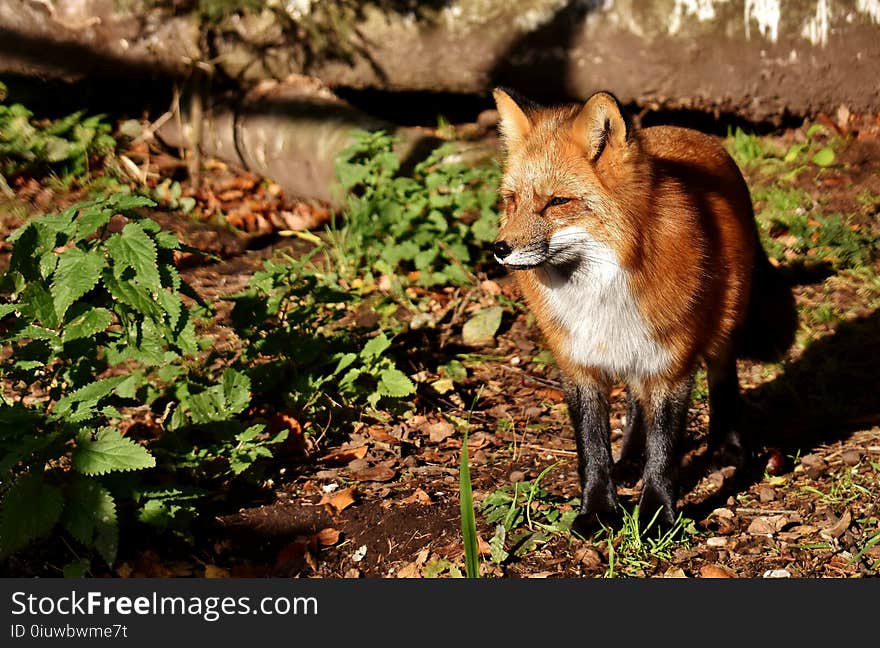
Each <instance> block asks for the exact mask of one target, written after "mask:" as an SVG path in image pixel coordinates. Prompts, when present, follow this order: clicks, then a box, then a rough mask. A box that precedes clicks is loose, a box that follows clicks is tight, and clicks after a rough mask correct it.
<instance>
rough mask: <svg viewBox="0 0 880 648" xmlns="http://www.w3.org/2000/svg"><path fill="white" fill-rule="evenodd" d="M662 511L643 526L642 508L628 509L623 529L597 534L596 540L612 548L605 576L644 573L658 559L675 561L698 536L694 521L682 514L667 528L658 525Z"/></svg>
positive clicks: (615, 576)
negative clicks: (674, 557) (675, 553)
mask: <svg viewBox="0 0 880 648" xmlns="http://www.w3.org/2000/svg"><path fill="white" fill-rule="evenodd" d="M658 514H659V510H658V512H657V514H655V515H654V517H653V518H652V519H651V520H650V521H649V522H648V523H647V524H646V525H645V526H644V528H642V521H641V520H639V507H638V506H636V507H635V508H634V509H633V511H632V512H629V511H626V510H625V509H624V511H623V525H622V526H621V528H620V530H618V531H615V530H614V529H611V528H608V527H604V528H603V529H602V530H601V531H599V532H598V533H597V534H596V535H595V536H594V538H593V540H594V542H604V543H605V544H606V545H607V547H608V567H607V568H606V569H605V573H604V574H603V576H604V577H605V578H619V577H626V576H644V575H645V573H646V572H647V571H648V570H649V569H651V568H652V567H654V566H656V564H657V563H658V562H660V561H663V562H671V561H672V559H673V554H674V552H675V550H676V549H687V548H689V547H690V546H691V545H692V543H693V539H694V536H696V535H697V529H696V525H695V524H694V521H693V520H691V519H689V518H686V517H683V516H682V515H681V514H680V513H679V515H678V518H676V520H675V524H673V525H672V527H670V528H669V529H667V530H665V531H663V530H661V529H660V528H659V527H658V526H657V524H656V522H657V515H658Z"/></svg>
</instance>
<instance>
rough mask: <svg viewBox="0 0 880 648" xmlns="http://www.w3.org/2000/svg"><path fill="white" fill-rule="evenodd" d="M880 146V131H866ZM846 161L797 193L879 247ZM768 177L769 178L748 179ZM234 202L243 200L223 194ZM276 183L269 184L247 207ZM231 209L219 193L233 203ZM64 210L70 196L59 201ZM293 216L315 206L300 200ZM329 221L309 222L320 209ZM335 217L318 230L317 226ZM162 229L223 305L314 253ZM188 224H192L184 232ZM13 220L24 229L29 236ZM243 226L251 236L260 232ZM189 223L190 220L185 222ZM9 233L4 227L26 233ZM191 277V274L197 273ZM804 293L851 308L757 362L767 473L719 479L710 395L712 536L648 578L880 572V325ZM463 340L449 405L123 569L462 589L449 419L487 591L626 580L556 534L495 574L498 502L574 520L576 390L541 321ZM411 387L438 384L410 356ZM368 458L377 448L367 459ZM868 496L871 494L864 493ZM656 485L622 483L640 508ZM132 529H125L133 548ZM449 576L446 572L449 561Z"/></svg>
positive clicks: (843, 296)
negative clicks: (450, 580) (803, 344)
mask: <svg viewBox="0 0 880 648" xmlns="http://www.w3.org/2000/svg"><path fill="white" fill-rule="evenodd" d="M862 132H863V133H868V132H869V131H868V130H867V129H865V130H864V131H862ZM802 136H803V128H799V129H792V130H788V131H784V132H781V133H779V134H778V135H777V137H778V138H779V141H780V142H781V143H786V142H790V141H794V140H795V139H797V138H798V137H802ZM839 156H840V159H839V162H840V165H838V166H836V167H835V168H834V169H832V170H829V171H828V172H827V173H823V174H822V175H821V177H820V178H819V181H818V182H816V178H815V177H814V176H810V177H807V175H803V176H801V177H800V178H798V180H797V182H798V183H800V186H802V188H804V189H806V190H807V191H809V192H811V193H813V194H815V195H816V196H817V198H821V199H822V201H823V204H826V205H833V206H834V207H835V209H839V210H840V211H846V212H853V211H856V210H859V209H861V210H862V211H863V214H864V219H865V223H866V226H868V227H872V228H873V229H874V231H875V232H877V234H878V236H880V231H878V224H877V220H878V219H877V209H878V205H877V204H873V206H870V205H869V206H864V205H861V204H860V203H858V204H857V202H856V199H855V197H856V195H857V194H859V193H860V192H864V191H869V192H871V193H872V194H873V195H874V196H878V195H880V140H878V139H876V134H874V135H871V136H867V135H866V136H863V137H862V136H856V135H852V136H851V137H850V138H849V139H848V140H847V144H846V146H845V147H844V148H843V149H842V150H841V151H840V152H839ZM243 175H246V174H242V173H241V172H240V171H238V170H235V169H230V168H228V167H225V165H222V164H219V163H218V164H216V165H215V166H214V167H213V171H210V172H209V173H207V175H206V177H205V178H204V179H203V183H204V186H206V187H207V189H206V188H204V186H203V188H202V190H201V191H209V192H210V191H211V190H212V188H217V187H218V186H220V185H223V183H229V182H230V178H240V177H242V176H243ZM748 179H749V180H754V181H758V179H757V178H748ZM223 186H225V185H223ZM259 187H265V183H263V184H260V183H254V184H253V185H251V187H250V188H248V189H245V190H243V192H244V198H241V197H237V198H236V200H244V201H247V199H248V196H251V195H253V192H254V191H258V190H259ZM215 193H220V192H219V191H218V192H215ZM56 198H58V200H60V201H62V202H63V201H64V200H65V199H66V198H67V197H63V196H62V197H56ZM274 208H278V209H282V208H283V209H284V210H287V211H288V212H295V211H296V209H297V208H298V209H300V210H301V211H302V212H303V213H305V212H309V210H310V209H313V208H314V206H308V205H305V206H299V207H297V203H296V201H289V204H287V205H286V206H283V207H278V206H277V205H275V207H272V206H270V208H269V209H268V210H267V211H271V209H274ZM309 213H311V212H309ZM319 216H320V214H319ZM157 218H158V220H160V222H162V223H163V224H164V225H165V226H167V227H171V228H173V229H175V231H177V232H178V233H179V234H180V235H181V236H182V237H183V238H184V239H185V240H186V242H187V243H189V244H190V245H193V246H195V247H199V248H201V249H206V250H209V251H211V252H212V254H215V255H217V257H218V260H217V261H214V262H210V263H202V264H198V263H196V262H195V261H194V260H190V263H192V264H193V265H192V266H191V267H185V268H184V270H183V274H184V277H185V279H186V280H187V281H188V282H190V284H191V285H192V286H193V287H194V288H195V289H196V290H197V291H198V292H199V293H200V294H201V295H202V296H203V297H204V298H205V299H206V300H208V301H211V302H213V303H215V304H218V305H220V304H222V302H221V301H220V300H221V298H222V297H224V296H226V295H230V294H232V293H234V292H236V291H238V290H240V289H241V288H243V287H244V285H245V284H246V283H247V280H248V278H249V276H250V275H251V274H252V273H253V272H254V271H255V270H256V269H257V268H258V267H259V266H260V264H261V263H262V261H263V260H265V259H266V258H268V257H269V256H271V255H272V254H273V253H274V252H275V251H277V250H278V249H279V248H282V247H284V248H287V249H288V250H289V251H291V252H292V253H294V254H295V253H297V252H298V251H301V250H302V249H305V247H307V246H305V247H304V244H303V242H302V241H300V240H299V239H297V238H285V237H279V236H277V235H276V234H274V231H275V230H273V229H272V228H271V227H269V228H266V231H261V230H260V228H259V227H258V226H255V227H254V228H253V229H252V230H251V231H250V232H248V231H246V228H244V227H242V228H239V229H236V230H230V229H229V228H227V227H223V226H219V225H212V224H211V223H210V222H208V221H201V222H199V221H193V220H188V221H179V219H181V218H182V217H181V216H180V215H177V214H174V215H171V214H162V215H159V216H158V217H157ZM175 219H177V220H178V222H174V221H175ZM14 220H15V219H14V218H12V219H11V221H14ZM242 222H244V221H242ZM184 223H185V224H184ZM14 224H15V223H14V222H10V219H6V222H5V226H6V228H7V229H8V228H10V227H11V226H12V225H14ZM183 265H184V266H185V265H186V260H184V261H183ZM486 272H488V273H489V274H488V275H486V274H482V275H480V279H481V280H482V283H481V286H480V287H479V288H475V289H474V290H475V291H476V293H475V294H474V295H473V296H474V297H475V299H476V300H477V301H478V302H479V303H482V304H490V303H495V301H496V297H497V295H498V294H501V295H504V296H507V297H510V298H513V299H516V298H517V295H516V291H515V288H514V286H513V284H512V283H511V281H510V278H509V277H507V276H504V275H503V273H501V272H499V271H498V270H497V269H494V268H490V269H487V270H486ZM802 274H803V276H802V277H800V281H801V285H798V286H797V287H796V288H795V290H796V297H797V300H798V304H799V305H800V306H801V307H806V306H808V305H809V304H811V303H815V302H816V301H823V302H826V303H830V304H834V305H836V306H837V307H839V308H840V310H841V312H845V313H847V317H846V318H845V319H844V320H843V321H842V322H840V323H835V324H832V325H829V326H828V327H827V329H825V330H822V329H821V328H820V329H817V330H816V331H814V332H813V333H814V335H815V337H816V338H817V339H816V340H815V341H814V342H813V343H812V344H811V345H809V346H807V348H806V350H805V351H803V350H795V351H793V352H792V353H791V354H790V356H789V357H788V358H787V359H786V360H785V362H783V363H781V364H779V365H774V366H772V367H769V368H767V367H765V366H762V365H758V364H754V363H747V362H742V363H740V366H739V373H740V378H741V382H742V386H743V392H744V396H745V400H746V402H747V404H748V420H749V423H750V425H751V426H752V428H753V429H754V430H755V431H756V432H757V433H758V434H759V438H760V445H761V453H760V460H759V461H758V462H757V463H756V465H754V466H753V467H752V468H751V469H750V470H745V471H740V472H739V473H736V472H735V471H734V470H733V469H732V468H731V467H715V468H713V467H710V466H709V461H708V458H707V457H706V434H707V422H708V407H707V405H706V403H705V400H701V399H695V400H694V402H693V404H692V406H691V409H690V415H689V423H688V428H689V436H688V440H687V448H686V454H685V456H684V459H683V462H682V496H681V499H680V501H679V505H680V507H681V508H682V512H683V514H684V515H685V516H687V517H688V518H691V519H692V520H694V522H695V525H694V528H695V531H696V534H695V535H693V536H691V539H690V541H689V543H686V544H684V543H683V544H681V545H679V546H677V548H676V549H675V550H674V551H673V552H672V553H671V554H670V555H669V556H667V557H665V558H660V557H650V558H649V559H647V560H646V561H645V563H644V564H643V565H641V566H640V567H638V568H637V569H635V570H634V571H633V572H631V575H643V576H688V577H691V576H706V577H708V576H720V577H761V576H765V575H766V576H770V575H774V576H791V577H852V576H874V575H876V574H877V572H876V569H874V568H873V567H872V566H876V564H877V561H878V559H880V546H874V547H873V548H867V549H866V540H867V539H868V538H869V537H870V536H871V534H874V533H877V531H878V522H877V519H878V518H880V504H878V500H877V495H878V494H880V487H878V483H877V482H878V475H880V400H878V398H877V394H878V393H880V314H878V311H877V310H874V309H873V306H869V305H861V304H860V299H861V297H860V293H859V292H858V290H857V288H854V287H853V286H852V284H850V283H847V281H846V280H845V277H840V276H836V275H835V273H833V272H830V271H827V270H825V271H822V270H819V271H813V272H803V273H802ZM226 317H228V308H224V307H220V308H218V314H217V316H216V320H215V325H216V327H215V329H214V330H213V331H212V332H211V333H212V334H215V335H216V336H217V339H218V340H222V339H223V330H224V325H225V324H226V321H225V318H226ZM459 333H460V325H459V328H458V330H455V329H454V327H453V328H452V329H450V330H449V331H446V332H445V336H444V335H439V336H435V337H434V338H431V340H430V341H431V344H433V345H435V348H436V349H439V351H438V353H440V354H445V355H447V356H448V359H451V358H452V357H453V354H454V353H459V352H468V353H470V354H471V355H470V356H469V357H468V359H467V360H466V361H465V364H466V366H467V368H468V376H467V378H466V379H465V380H464V381H463V382H461V383H457V384H456V385H455V388H454V389H453V390H451V391H448V392H446V393H443V394H441V393H438V392H437V391H435V390H433V389H432V388H431V387H430V386H429V385H427V384H422V385H421V386H420V388H419V391H418V395H417V396H416V397H415V401H414V402H415V409H414V411H413V412H412V413H411V414H410V415H408V416H407V417H401V418H392V419H391V420H390V421H389V422H388V423H386V424H376V423H375V422H369V423H368V422H365V423H364V424H359V425H356V426H355V428H354V430H353V431H352V432H351V434H350V435H349V436H348V438H346V439H338V438H336V439H332V440H330V441H328V440H324V439H321V438H320V437H319V438H318V439H317V440H315V441H314V443H313V444H312V445H311V447H309V448H308V451H307V453H306V454H304V455H300V456H295V457H292V458H291V459H290V460H288V461H287V462H285V465H277V466H275V469H274V472H273V473H272V474H271V475H270V478H269V479H267V481H266V482H264V484H263V488H261V489H259V490H258V491H257V492H254V493H244V494H237V495H236V496H235V497H232V496H230V497H228V498H227V497H226V494H218V498H217V499H216V500H215V501H213V502H211V504H210V513H211V515H205V516H203V517H204V518H207V519H206V520H205V521H203V522H202V523H201V524H200V525H199V527H198V528H197V529H196V531H195V535H196V541H195V542H194V543H192V544H185V543H180V544H176V543H174V542H168V541H166V540H164V539H163V540H158V539H157V538H154V537H150V536H149V535H143V534H140V535H139V536H138V537H129V538H126V540H125V541H124V542H123V543H122V547H123V551H124V553H123V555H121V556H120V559H119V562H118V564H117V566H116V567H115V569H114V570H113V572H112V573H111V572H108V573H106V574H101V573H100V569H99V570H98V571H99V573H97V574H96V575H107V576H111V575H115V576H121V577H127V576H163V577H164V576H233V577H237V576H319V577H332V578H337V577H345V578H354V577H395V576H419V575H425V574H428V573H443V574H444V575H448V574H450V573H454V570H452V571H450V570H448V569H447V570H446V571H443V569H444V565H450V564H451V565H457V566H458V567H459V568H461V567H462V565H463V547H462V542H461V534H460V513H459V474H458V461H459V456H460V452H461V436H460V433H459V432H458V431H457V430H456V429H455V428H454V427H453V426H452V425H450V424H449V423H448V422H447V421H448V419H450V418H451V419H453V420H460V421H464V422H467V423H468V424H469V429H470V435H469V454H470V470H471V477H472V482H473V490H474V499H475V502H476V503H477V507H478V512H477V518H476V519H477V532H478V535H479V536H480V539H481V548H482V549H483V550H484V555H483V560H482V568H483V570H484V574H485V575H487V576H500V577H563V576H569V577H571V576H574V577H594V576H602V575H605V574H607V573H608V570H609V566H610V565H609V561H610V560H611V556H610V553H609V545H608V543H605V542H596V541H593V540H591V539H587V540H584V539H581V538H578V537H575V536H573V535H570V534H551V535H549V537H548V538H547V540H546V542H543V543H539V544H538V545H537V546H536V547H535V548H534V549H533V550H531V551H527V552H525V553H524V554H523V555H522V556H517V557H511V558H508V559H507V560H506V561H503V562H501V563H495V562H492V561H491V560H489V557H488V555H486V554H487V553H488V546H487V545H485V543H486V542H488V541H489V540H490V538H492V536H493V534H494V533H495V529H494V526H493V525H489V524H487V523H486V521H485V518H484V516H483V515H482V514H481V513H480V512H479V506H480V503H481V502H482V501H483V500H484V499H485V497H486V496H487V495H488V494H490V493H492V492H494V491H496V490H497V489H499V488H500V487H503V486H510V485H511V484H513V483H515V482H518V481H522V480H534V479H535V478H536V477H537V476H538V475H539V474H540V473H541V471H543V470H544V469H545V468H548V467H551V466H552V467H551V468H550V470H549V472H548V473H547V474H546V476H545V477H544V478H543V480H542V481H541V486H542V487H543V488H545V489H546V490H547V491H548V492H549V493H550V496H551V497H553V498H555V501H557V502H560V503H563V504H561V505H562V506H563V508H565V506H566V504H564V502H567V501H569V500H571V499H573V498H577V497H578V496H579V489H578V484H577V470H576V457H575V453H574V440H573V437H572V432H571V427H570V424H569V421H568V418H567V417H568V414H567V410H566V407H565V405H564V399H563V395H562V391H561V389H560V376H559V373H558V371H557V369H556V368H555V366H554V365H553V364H552V362H551V361H549V359H548V358H547V355H546V352H543V348H544V347H543V346H542V342H541V339H540V335H539V333H538V331H537V329H536V327H535V326H534V323H533V321H532V318H531V317H530V316H529V314H528V313H526V312H524V311H517V312H516V314H515V316H507V317H506V318H505V321H504V323H503V326H502V329H501V330H500V331H499V333H498V335H497V336H496V337H495V338H494V340H493V341H492V342H491V343H490V344H487V345H484V346H481V347H475V348H467V347H465V346H464V345H463V344H462V342H461V340H460V337H459ZM411 362H412V367H411V368H410V370H411V373H415V374H418V372H423V373H424V374H425V377H426V378H427V379H434V378H436V377H437V375H436V372H431V371H430V370H429V369H427V368H426V367H425V366H421V365H420V360H419V357H418V354H415V355H414V357H413V358H412V359H411ZM625 399H626V395H625V391H624V389H623V386H622V385H620V386H618V387H617V388H616V389H615V390H614V394H613V404H612V425H611V427H612V430H613V433H612V450H613V452H614V453H615V455H616V454H617V453H618V452H619V450H620V440H621V436H622V433H621V431H620V430H621V428H622V427H623V424H624V419H625ZM357 448H364V450H359V451H357V450H353V449H357ZM854 484H855V486H853V485H854ZM638 487H639V485H638V484H634V485H633V484H627V485H621V487H620V488H619V495H620V497H621V501H622V502H623V503H624V504H625V505H626V506H629V507H631V506H632V505H634V504H635V503H636V502H637V499H638V493H639V490H638ZM125 532H126V530H125V529H123V533H125ZM52 549H53V547H51V546H46V545H44V546H42V547H38V548H37V549H35V550H34V552H32V553H25V554H22V555H21V556H19V557H16V558H13V559H12V560H11V561H10V564H9V567H10V569H11V571H12V573H15V574H17V575H22V576H24V575H31V574H38V573H42V574H46V573H50V572H52V570H53V569H55V570H57V569H59V568H60V567H59V565H60V564H61V563H59V564H55V562H53V561H57V560H60V559H57V558H53V556H54V554H53V553H52ZM444 561H446V562H444Z"/></svg>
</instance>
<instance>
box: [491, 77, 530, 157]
mask: <svg viewBox="0 0 880 648" xmlns="http://www.w3.org/2000/svg"><path fill="white" fill-rule="evenodd" d="M492 96H493V97H495V106H496V107H497V108H498V116H499V117H500V120H499V122H498V130H499V131H500V132H501V139H502V140H504V143H505V145H506V146H507V147H508V148H509V147H510V146H511V145H514V144H518V143H520V142H522V141H523V140H524V139H525V137H526V135H528V134H529V131H530V130H532V123H531V122H530V121H529V118H528V117H527V116H526V114H525V112H523V109H522V108H520V107H519V105H518V104H517V103H516V102H515V101H514V100H513V99H512V98H511V96H510V95H509V94H507V93H506V92H504V90H502V89H500V88H496V89H495V90H494V91H493V92H492Z"/></svg>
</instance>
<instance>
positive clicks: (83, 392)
mask: <svg viewBox="0 0 880 648" xmlns="http://www.w3.org/2000/svg"><path fill="white" fill-rule="evenodd" d="M125 379H126V376H113V377H111V378H102V379H100V380H96V381H95V382H93V383H89V384H88V385H86V386H85V387H81V388H79V389H77V390H76V391H74V392H71V393H69V394H67V395H66V396H64V397H63V398H60V399H58V400H57V401H56V402H55V406H54V407H53V408H52V415H51V418H53V419H59V418H68V419H70V418H71V415H72V414H80V416H77V417H76V419H77V420H82V419H83V416H82V414H83V413H84V412H85V415H88V414H89V413H90V411H91V410H93V409H94V408H95V407H97V405H98V402H99V401H100V400H101V399H102V398H104V397H106V396H108V395H109V394H111V393H112V392H113V390H114V389H116V386H117V385H119V384H120V383H121V382H122V381H124V380H125Z"/></svg>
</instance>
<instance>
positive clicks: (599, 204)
mask: <svg viewBox="0 0 880 648" xmlns="http://www.w3.org/2000/svg"><path fill="white" fill-rule="evenodd" d="M501 94H503V93H501ZM497 96H498V95H497V94H496V98H497ZM504 97H506V100H504V102H505V103H504V104H503V105H502V104H501V103H500V102H499V111H500V113H501V118H502V124H503V126H502V134H503V136H504V138H505V141H506V145H507V159H506V165H505V171H504V177H503V180H502V185H501V192H502V196H503V199H504V214H503V218H502V224H501V228H500V233H499V236H498V239H499V240H503V241H506V242H510V243H511V244H512V245H520V246H522V245H525V244H526V242H527V241H535V240H541V239H543V240H547V239H548V238H549V237H552V235H553V234H554V233H556V232H559V231H560V230H561V229H563V228H566V227H571V226H576V227H578V228H582V229H584V230H586V231H588V232H589V234H590V236H591V237H592V238H593V239H595V240H596V241H598V242H600V243H602V244H604V245H606V246H607V247H608V248H610V249H612V250H613V251H614V252H615V254H616V256H617V259H618V260H619V263H620V265H621V266H622V267H623V268H624V269H625V271H626V275H627V277H628V283H629V288H630V290H631V291H632V294H633V295H634V297H635V299H636V300H637V302H638V306H639V310H640V312H641V314H642V316H643V317H644V319H645V322H646V323H647V326H648V328H649V330H650V333H651V335H652V336H653V338H654V339H655V340H656V341H657V342H658V343H659V344H660V345H661V346H662V347H663V348H664V349H666V350H667V351H668V352H669V353H670V355H671V357H672V362H671V363H670V365H669V368H668V370H666V371H665V372H663V374H662V375H657V376H642V377H640V379H641V380H642V381H645V380H651V381H661V382H662V381H665V380H669V381H675V380H680V379H681V378H682V377H683V376H686V375H687V374H688V373H689V372H691V371H692V370H693V369H694V367H695V364H696V362H697V361H698V359H699V358H700V357H706V358H714V357H727V356H728V355H730V354H732V353H733V349H732V345H733V344H734V341H735V337H736V333H737V330H738V329H739V328H740V327H741V326H742V325H743V321H744V318H745V316H746V311H747V306H748V304H747V302H748V296H749V292H750V282H751V278H752V268H753V265H754V263H755V260H756V253H757V250H758V237H757V233H756V229H755V224H754V218H753V213H752V206H751V200H750V197H749V192H748V189H747V187H746V184H745V182H744V181H743V178H742V176H741V174H740V172H739V170H738V169H737V167H736V165H735V163H734V162H733V160H732V159H731V158H730V156H729V155H728V154H727V153H726V152H725V150H724V149H723V147H722V146H721V144H720V143H719V142H718V141H717V140H716V139H715V138H713V137H710V136H708V135H704V134H702V133H699V132H697V131H693V130H688V129H683V128H675V127H667V126H661V127H653V128H647V129H643V130H637V131H632V130H630V131H629V132H627V131H626V125H625V123H624V121H623V118H622V116H621V114H620V112H619V108H618V107H617V105H616V102H615V101H614V99H613V97H611V96H610V95H607V94H604V93H600V94H599V95H596V96H594V98H592V99H591V100H590V101H589V102H588V103H587V105H586V106H584V107H583V108H580V107H578V106H567V107H561V108H547V109H539V110H535V111H532V112H528V113H526V112H524V111H521V110H520V109H519V107H518V106H516V104H515V103H513V102H512V100H510V98H509V97H507V95H504ZM595 97H598V99H596V98H595ZM508 101H509V103H508ZM505 125H506V126H505ZM603 143H604V148H602V150H600V151H599V156H598V158H597V159H595V160H594V159H592V156H593V155H594V154H595V153H596V150H597V149H598V148H601V147H602V145H603ZM553 197H565V198H572V200H570V202H568V203H566V204H561V205H550V206H548V201H549V200H550V199H551V198H553ZM516 277H517V280H518V282H519V285H520V287H521V289H522V292H523V294H524V296H525V299H526V302H527V303H528V305H529V307H530V308H531V310H532V311H533V312H534V314H535V317H536V319H537V322H538V324H539V326H540V328H541V330H542V332H543V333H544V335H545V338H546V340H547V342H548V344H549V346H550V347H551V349H552V350H553V351H554V354H555V356H556V358H557V361H558V363H559V365H560V367H561V368H562V370H563V372H564V373H566V374H567V375H569V376H578V375H582V374H583V375H586V374H592V373H594V372H595V368H594V367H590V366H587V365H585V364H583V363H579V362H577V361H575V360H573V359H572V357H571V344H575V345H576V344H577V341H576V340H569V339H567V336H566V331H565V330H563V329H562V328H561V327H560V326H559V324H558V321H556V320H555V319H554V317H553V316H552V314H551V313H550V311H549V309H548V307H547V303H546V299H545V296H544V292H543V291H542V289H541V284H542V282H546V269H545V268H544V267H542V266H538V267H533V268H528V269H522V270H517V271H516ZM614 343H615V340H613V339H610V340H608V344H614Z"/></svg>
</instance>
